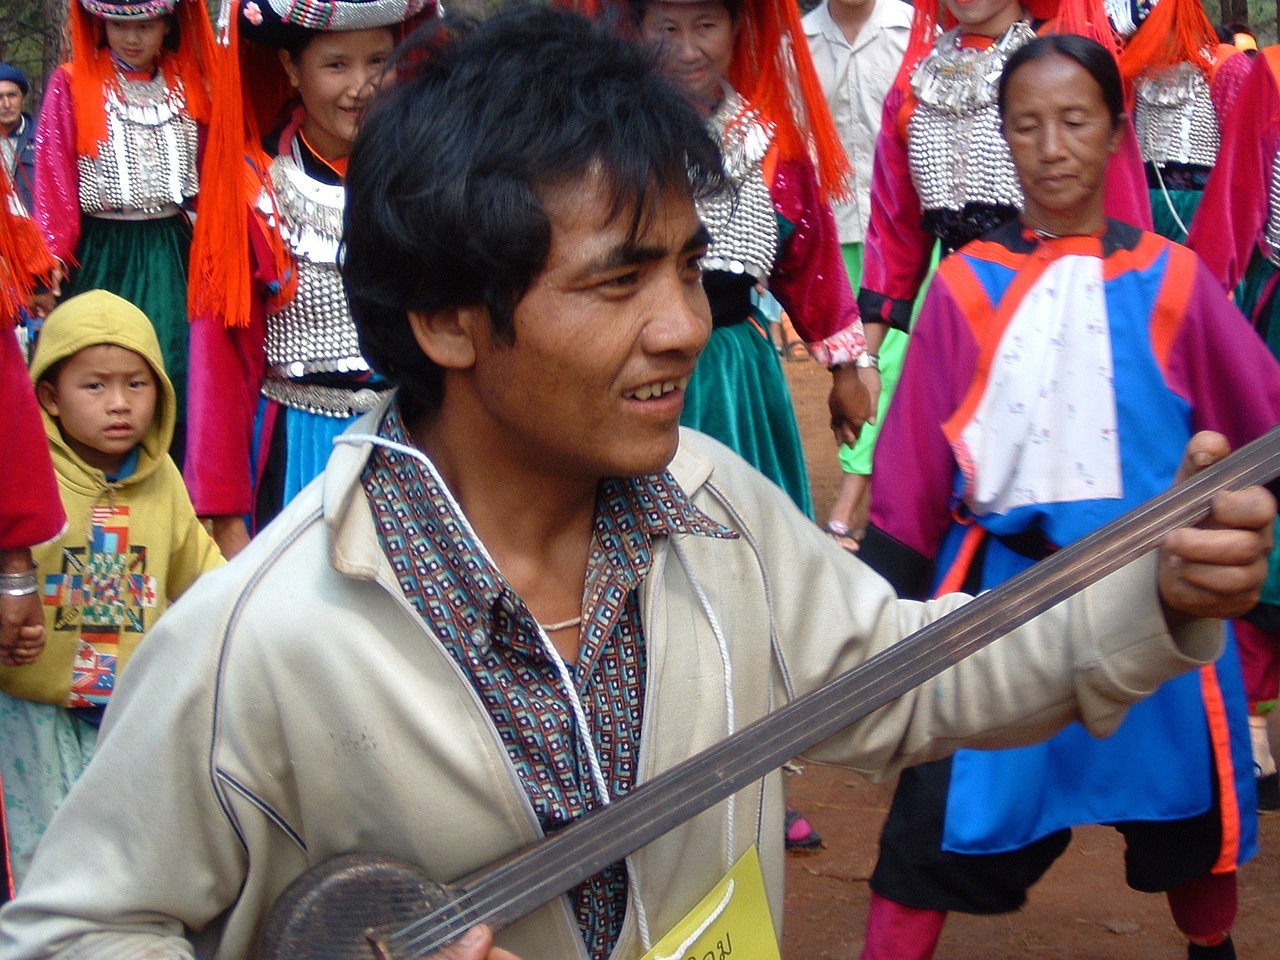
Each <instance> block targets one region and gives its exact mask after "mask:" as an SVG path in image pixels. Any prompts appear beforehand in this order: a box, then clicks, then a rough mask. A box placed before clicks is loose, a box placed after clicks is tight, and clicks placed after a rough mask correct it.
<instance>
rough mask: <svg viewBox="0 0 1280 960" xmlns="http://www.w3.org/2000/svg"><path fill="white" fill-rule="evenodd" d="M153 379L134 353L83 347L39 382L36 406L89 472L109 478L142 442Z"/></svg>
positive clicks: (152, 396)
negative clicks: (52, 375) (52, 421)
mask: <svg viewBox="0 0 1280 960" xmlns="http://www.w3.org/2000/svg"><path fill="white" fill-rule="evenodd" d="M156 391H157V388H156V375H155V373H154V372H153V371H152V369H151V365H150V364H148V363H147V361H146V360H144V359H143V358H142V357H141V356H140V355H139V354H136V353H134V352H133V351H132V350H126V349H125V348H124V347H117V346H115V345H114V344H109V343H100V344H97V345H96V346H92V347H85V348H84V349H83V350H81V351H80V352H79V353H76V354H74V355H72V356H71V357H70V358H69V359H67V360H66V362H64V363H63V364H62V369H60V370H59V371H58V376H57V380H56V382H50V381H48V380H42V381H40V383H39V385H38V386H37V389H36V392H37V394H38V396H39V398H40V405H41V406H43V407H44V409H45V410H46V411H47V412H48V414H49V415H50V416H51V417H56V418H57V419H58V423H59V424H60V425H61V427H62V435H63V437H64V439H65V440H66V441H67V445H68V446H70V447H71V449H72V450H74V451H75V452H76V453H77V454H78V455H79V456H80V458H81V459H82V460H84V462H85V463H87V464H89V466H91V467H96V468H97V469H99V470H101V471H103V472H104V473H108V474H114V473H116V472H117V471H119V469H120V466H121V464H123V463H124V460H125V458H126V457H127V456H128V455H129V451H131V450H132V449H133V448H134V447H136V446H137V445H138V444H139V443H141V442H142V437H143V435H144V434H145V433H146V432H147V428H148V427H150V426H151V420H152V418H153V417H154V416H155V412H156Z"/></svg>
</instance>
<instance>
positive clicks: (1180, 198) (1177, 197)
mask: <svg viewBox="0 0 1280 960" xmlns="http://www.w3.org/2000/svg"><path fill="white" fill-rule="evenodd" d="M1148 192H1149V194H1150V196H1151V220H1152V222H1153V223H1154V224H1155V230H1156V233H1158V234H1160V236H1162V237H1164V238H1165V239H1167V240H1172V241H1173V242H1174V243H1186V242H1187V230H1188V229H1190V227H1191V220H1192V218H1194V217H1195V215H1196V208H1197V207H1199V206H1200V199H1201V198H1202V197H1203V196H1204V193H1203V192H1201V191H1199V190H1170V191H1169V193H1168V196H1167V197H1166V196H1165V192H1164V191H1163V190H1160V189H1156V190H1150V191H1148Z"/></svg>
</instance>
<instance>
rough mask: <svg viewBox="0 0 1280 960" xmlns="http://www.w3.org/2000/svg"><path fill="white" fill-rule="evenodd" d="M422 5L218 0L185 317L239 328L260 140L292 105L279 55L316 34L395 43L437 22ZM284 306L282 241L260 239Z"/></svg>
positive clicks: (248, 289) (262, 161)
mask: <svg viewBox="0 0 1280 960" xmlns="http://www.w3.org/2000/svg"><path fill="white" fill-rule="evenodd" d="M437 10H438V7H436V6H435V5H434V4H430V3H429V0H366V2H361V0H224V2H223V5H222V9H221V11H220V12H219V14H218V29H217V41H216V43H217V58H216V63H215V70H214V72H213V110H212V114H213V115H212V118H211V120H210V122H209V134H208V137H207V139H206V141H205V160H204V175H203V177H202V178H201V181H200V215H199V216H198V217H197V218H196V227H195V237H194V239H193V240H192V245H191V272H190V280H189V283H188V287H187V312H188V314H189V315H190V316H192V317H197V316H214V317H220V318H221V319H222V321H223V323H225V324H226V325H227V326H228V327H247V326H248V325H249V321H250V314H251V311H252V304H253V284H254V278H253V277H252V276H251V275H250V271H249V264H250V250H249V237H248V231H247V230H246V222H247V219H248V217H249V211H250V210H252V209H253V208H254V206H255V204H256V203H257V200H258V197H259V196H260V195H261V193H262V191H263V190H264V189H268V190H269V189H270V181H269V180H268V178H267V168H268V167H269V166H270V163H271V161H270V158H269V157H268V156H267V152H266V150H265V149H263V146H262V138H263V135H264V134H265V133H266V132H268V131H270V130H272V129H273V127H274V126H275V125H276V123H277V122H278V120H279V118H280V116H281V113H282V111H283V109H284V107H285V105H286V104H287V103H289V102H290V101H291V100H292V99H293V97H294V90H293V88H292V87H291V86H290V84H289V80H288V77H287V76H286V74H285V72H284V67H283V66H282V65H281V63H280V55H279V51H280V48H282V47H285V46H286V45H289V44H290V43H292V42H293V41H297V40H300V39H305V37H307V36H308V35H310V34H313V33H317V32H321V31H324V30H362V29H370V28H375V27H384V26H385V27H390V28H392V30H393V32H394V33H395V35H396V39H397V41H399V40H401V39H403V38H404V37H405V36H407V35H408V34H409V33H411V32H412V31H413V29H415V28H416V27H417V26H418V25H419V24H421V23H422V22H423V21H425V20H426V19H428V18H429V17H431V16H434V15H435V14H436V11H437ZM267 242H268V244H269V245H270V247H271V251H270V256H271V258H272V259H273V260H274V261H275V270H274V274H275V276H276V277H278V278H279V280H280V283H281V289H280V290H278V291H274V292H273V296H274V297H278V298H279V299H280V300H281V301H284V302H287V301H288V300H289V299H290V298H291V297H292V286H293V284H294V283H295V282H296V277H295V276H294V273H293V271H292V264H291V260H290V255H289V252H288V251H287V250H286V249H285V247H284V244H283V242H282V241H281V239H280V237H279V236H278V235H277V234H275V233H274V232H272V234H271V235H270V236H268V237H267Z"/></svg>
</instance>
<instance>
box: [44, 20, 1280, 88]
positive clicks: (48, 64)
mask: <svg viewBox="0 0 1280 960" xmlns="http://www.w3.org/2000/svg"><path fill="white" fill-rule="evenodd" d="M1277 2H1278V3H1280V0H1277ZM40 6H41V7H42V9H43V10H44V36H43V38H42V44H41V51H40V54H41V56H40V60H41V68H42V69H41V71H40V72H41V74H42V75H43V76H44V77H45V78H48V77H49V76H51V75H52V74H53V71H54V70H56V69H57V68H58V64H60V63H62V61H63V60H64V59H66V56H67V53H68V52H69V50H68V47H69V46H70V44H69V43H68V42H67V0H40ZM43 92H44V91H43V88H42V89H41V93H43Z"/></svg>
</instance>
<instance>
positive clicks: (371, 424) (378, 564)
mask: <svg viewBox="0 0 1280 960" xmlns="http://www.w3.org/2000/svg"><path fill="white" fill-rule="evenodd" d="M395 393H396V392H395V391H394V390H389V391H387V396H386V397H384V398H383V400H382V402H381V403H380V404H378V406H377V407H376V408H375V409H373V410H370V411H369V412H368V413H366V414H365V415H364V416H362V417H361V418H360V419H359V420H357V421H356V422H355V423H354V424H353V425H352V426H351V427H350V428H349V430H348V431H347V432H348V433H352V434H362V433H363V434H372V433H376V432H377V430H378V425H379V424H381V423H382V418H383V416H384V415H385V414H386V411H387V408H388V407H389V406H390V404H391V403H392V402H394V397H395ZM680 434H681V442H680V446H679V447H678V448H677V450H676V455H675V457H674V458H673V459H672V461H671V464H670V466H669V467H668V468H667V469H668V472H669V473H670V474H671V475H672V476H673V477H674V478H675V480H676V483H677V484H678V486H679V487H680V489H681V490H683V491H684V494H685V496H686V497H688V498H689V499H690V500H692V499H693V498H694V496H695V495H696V494H697V492H698V491H699V490H700V489H701V488H702V486H703V485H704V484H705V483H706V482H707V480H708V479H709V478H710V476H711V472H712V463H711V461H710V460H709V459H707V458H706V457H705V456H703V455H702V454H700V453H697V452H695V451H693V450H691V449H690V448H689V445H688V444H687V443H685V442H684V440H685V431H684V429H683V428H681V431H680ZM372 453H373V444H372V443H371V442H368V441H366V442H364V443H337V444H335V445H334V449H333V453H331V454H330V455H329V462H328V465H327V466H326V467H325V471H324V475H323V478H322V481H321V483H322V492H321V511H322V516H323V518H324V523H325V526H326V527H327V528H328V531H329V563H330V565H331V566H332V567H333V568H334V569H335V570H337V571H338V572H339V573H342V574H345V575H346V576H350V577H355V578H357V579H361V580H373V579H378V578H379V577H383V578H386V577H390V578H391V579H392V581H394V574H393V573H392V571H391V569H390V564H389V563H388V562H387V559H386V555H385V554H384V553H383V552H382V547H381V545H380V543H379V540H378V535H377V530H376V529H375V527H374V521H373V514H372V513H371V512H370V510H369V507H368V503H367V501H366V500H365V493H364V486H363V484H362V483H361V482H360V477H361V474H362V472H363V470H364V465H365V463H366V461H368V459H369V456H370V455H371V454H372ZM690 509H692V510H694V511H695V512H699V513H700V511H697V508H696V507H692V506H691V507H690ZM702 520H703V521H704V522H705V524H706V525H707V526H708V527H709V528H713V529H694V530H691V532H694V533H705V534H707V535H711V536H721V537H723V536H734V535H735V534H734V533H733V532H732V531H730V530H728V529H727V528H725V527H723V526H721V525H720V524H718V523H716V522H715V521H714V520H712V519H711V518H709V517H705V516H703V517H702Z"/></svg>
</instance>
